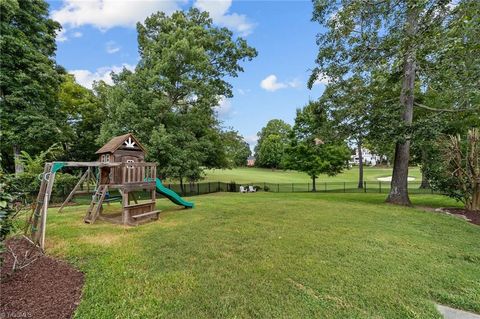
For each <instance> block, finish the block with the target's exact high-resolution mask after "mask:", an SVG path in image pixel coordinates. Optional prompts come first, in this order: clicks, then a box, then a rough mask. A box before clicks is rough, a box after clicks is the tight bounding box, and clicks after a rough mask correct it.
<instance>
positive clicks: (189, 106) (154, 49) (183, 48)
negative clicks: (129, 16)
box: [97, 9, 257, 181]
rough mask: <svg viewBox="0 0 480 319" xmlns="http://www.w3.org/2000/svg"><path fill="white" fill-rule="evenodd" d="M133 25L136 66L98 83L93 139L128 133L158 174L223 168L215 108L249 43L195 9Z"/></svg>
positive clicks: (249, 53)
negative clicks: (97, 129)
mask: <svg viewBox="0 0 480 319" xmlns="http://www.w3.org/2000/svg"><path fill="white" fill-rule="evenodd" d="M137 30H138V42H139V48H140V49H139V51H140V57H141V59H140V61H139V63H138V65H137V67H136V69H135V72H131V71H128V70H123V71H122V72H121V73H120V74H117V75H114V77H113V81H114V85H113V86H106V85H104V84H102V86H101V87H99V86H97V92H98V94H99V96H100V98H101V99H102V100H104V101H105V104H106V109H107V112H106V114H108V116H107V117H106V119H105V121H104V122H103V124H102V128H101V136H100V139H99V141H102V142H104V141H106V140H108V139H109V138H111V137H112V136H115V135H119V134H121V133H125V132H133V133H134V134H136V135H137V136H138V137H139V139H140V140H142V141H143V142H144V144H145V145H146V146H147V148H148V153H149V154H148V156H149V158H150V159H153V160H155V161H157V162H159V163H161V165H160V167H159V173H161V174H162V175H163V176H164V177H170V178H177V179H179V180H180V181H184V180H192V181H194V180H197V179H198V178H200V176H201V173H202V171H203V168H205V167H207V168H208V167H227V166H228V160H227V157H226V151H225V145H224V144H223V143H222V136H221V130H220V123H219V121H218V119H217V117H216V114H215V111H214V109H215V107H216V106H217V105H218V103H219V101H220V99H221V98H222V97H231V96H232V90H231V85H230V84H229V83H228V82H227V81H226V80H225V78H226V77H236V76H237V75H238V73H239V72H242V71H243V68H242V66H241V65H240V62H241V61H245V60H251V59H252V58H254V57H255V56H256V54H257V53H256V51H255V49H253V48H252V47H250V46H248V45H247V42H246V41H245V40H244V39H242V38H236V39H234V38H233V34H232V32H231V31H229V30H228V29H226V28H219V27H216V26H214V25H213V24H212V20H211V19H210V18H209V16H208V13H206V12H200V11H199V10H197V9H191V10H189V11H188V12H181V11H178V12H175V13H173V14H172V15H171V16H167V15H165V14H164V13H162V12H158V13H155V14H153V15H152V16H150V17H148V18H147V19H146V20H145V23H144V24H141V23H139V24H137Z"/></svg>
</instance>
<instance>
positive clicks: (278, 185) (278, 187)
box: [277, 184, 280, 193]
mask: <svg viewBox="0 0 480 319" xmlns="http://www.w3.org/2000/svg"><path fill="white" fill-rule="evenodd" d="M277 193H280V184H277Z"/></svg>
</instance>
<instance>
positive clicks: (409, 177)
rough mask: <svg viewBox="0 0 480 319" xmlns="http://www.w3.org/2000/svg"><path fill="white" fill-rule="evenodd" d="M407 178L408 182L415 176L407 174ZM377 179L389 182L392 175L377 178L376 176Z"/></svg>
mask: <svg viewBox="0 0 480 319" xmlns="http://www.w3.org/2000/svg"><path fill="white" fill-rule="evenodd" d="M407 180H408V181H409V182H412V181H414V180H415V177H411V176H408V178H407ZM377 181H380V182H391V181H392V176H387V177H378V178H377Z"/></svg>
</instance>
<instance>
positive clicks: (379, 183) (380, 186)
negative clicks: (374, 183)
mask: <svg viewBox="0 0 480 319" xmlns="http://www.w3.org/2000/svg"><path fill="white" fill-rule="evenodd" d="M378 192H379V193H382V182H378Z"/></svg>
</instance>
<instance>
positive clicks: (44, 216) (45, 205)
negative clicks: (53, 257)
mask: <svg viewBox="0 0 480 319" xmlns="http://www.w3.org/2000/svg"><path fill="white" fill-rule="evenodd" d="M54 181H55V172H51V171H50V176H49V178H48V184H47V189H46V191H45V197H44V201H43V213H42V232H41V240H40V248H42V249H45V234H46V232H47V213H48V203H49V202H50V194H51V192H52V188H53V182H54Z"/></svg>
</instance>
